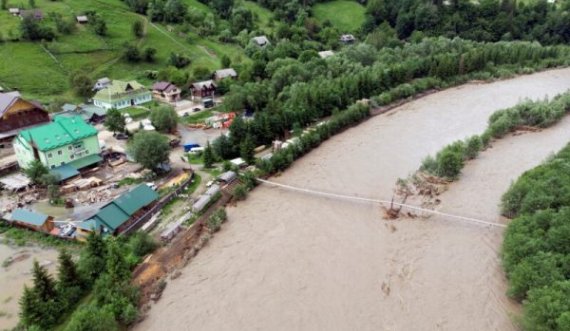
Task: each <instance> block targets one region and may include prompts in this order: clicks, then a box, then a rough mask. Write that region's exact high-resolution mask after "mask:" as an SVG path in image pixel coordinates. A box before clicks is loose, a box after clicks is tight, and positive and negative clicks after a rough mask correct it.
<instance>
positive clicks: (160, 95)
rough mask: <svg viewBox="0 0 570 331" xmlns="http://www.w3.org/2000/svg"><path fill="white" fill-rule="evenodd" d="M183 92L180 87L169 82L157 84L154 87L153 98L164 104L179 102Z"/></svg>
mask: <svg viewBox="0 0 570 331" xmlns="http://www.w3.org/2000/svg"><path fill="white" fill-rule="evenodd" d="M181 92H182V91H181V90H180V89H179V88H178V86H176V85H174V84H172V83H169V82H156V83H154V85H152V96H153V97H154V98H155V99H157V100H159V101H163V102H168V103H170V102H176V101H179V100H180V93H181Z"/></svg>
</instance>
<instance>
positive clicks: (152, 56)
mask: <svg viewBox="0 0 570 331" xmlns="http://www.w3.org/2000/svg"><path fill="white" fill-rule="evenodd" d="M143 58H144V60H145V61H146V62H150V63H152V62H154V61H156V48H152V47H147V48H145V49H144V51H143Z"/></svg>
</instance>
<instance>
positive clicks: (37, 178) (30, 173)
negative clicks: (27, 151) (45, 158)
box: [23, 159, 49, 184]
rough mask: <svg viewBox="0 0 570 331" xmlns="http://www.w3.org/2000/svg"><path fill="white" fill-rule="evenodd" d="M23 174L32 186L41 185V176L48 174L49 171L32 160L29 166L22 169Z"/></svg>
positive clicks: (41, 164) (38, 161)
mask: <svg viewBox="0 0 570 331" xmlns="http://www.w3.org/2000/svg"><path fill="white" fill-rule="evenodd" d="M23 172H24V174H25V175H26V176H27V177H28V178H29V179H30V180H31V181H32V183H34V184H41V178H42V176H44V175H46V174H48V173H49V169H48V168H47V167H46V166H45V165H44V164H43V163H42V162H41V161H40V160H37V159H36V160H33V161H32V162H30V164H29V165H28V166H27V167H26V168H24V169H23Z"/></svg>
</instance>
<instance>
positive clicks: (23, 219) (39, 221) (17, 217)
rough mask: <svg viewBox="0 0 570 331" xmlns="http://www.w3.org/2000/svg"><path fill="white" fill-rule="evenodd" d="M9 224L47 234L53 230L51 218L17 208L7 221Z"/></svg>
mask: <svg viewBox="0 0 570 331" xmlns="http://www.w3.org/2000/svg"><path fill="white" fill-rule="evenodd" d="M7 221H8V222H9V223H10V224H12V225H14V226H18V227H21V228H27V229H30V230H34V231H38V232H45V233H49V232H50V231H51V230H53V228H54V223H53V217H51V216H47V215H44V214H40V213H35V212H32V211H29V210H27V209H23V208H18V209H15V210H14V211H13V212H12V215H11V216H10V217H9V219H8V220H7Z"/></svg>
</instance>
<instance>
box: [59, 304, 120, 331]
mask: <svg viewBox="0 0 570 331" xmlns="http://www.w3.org/2000/svg"><path fill="white" fill-rule="evenodd" d="M64 330H65V331H117V330H119V326H118V325H117V322H116V321H115V317H114V316H113V312H112V311H110V309H108V307H103V308H100V307H97V306H95V305H93V304H90V305H88V306H86V307H81V308H79V310H78V311H77V312H75V313H74V314H73V315H72V316H71V319H70V321H69V324H67V326H66V327H65V329H64Z"/></svg>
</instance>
